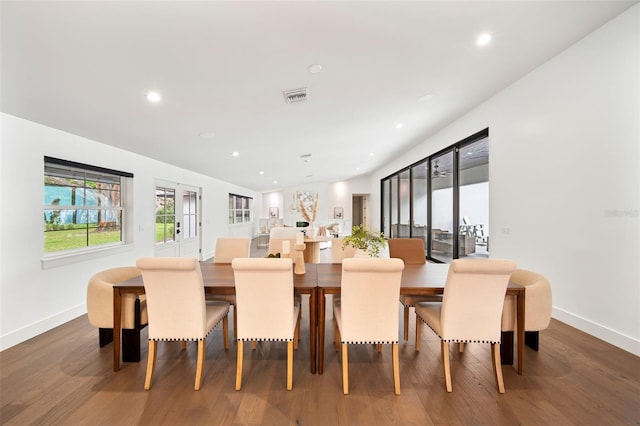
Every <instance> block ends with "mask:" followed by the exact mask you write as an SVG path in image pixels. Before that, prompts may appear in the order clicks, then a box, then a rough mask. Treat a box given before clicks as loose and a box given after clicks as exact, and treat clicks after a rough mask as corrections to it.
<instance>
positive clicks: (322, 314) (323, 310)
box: [318, 288, 326, 374]
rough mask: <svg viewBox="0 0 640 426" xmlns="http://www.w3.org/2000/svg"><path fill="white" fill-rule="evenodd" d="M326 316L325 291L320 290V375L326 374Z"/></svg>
mask: <svg viewBox="0 0 640 426" xmlns="http://www.w3.org/2000/svg"><path fill="white" fill-rule="evenodd" d="M325 315H326V297H325V294H324V289H322V288H319V289H318V374H322V373H323V372H324V323H325Z"/></svg>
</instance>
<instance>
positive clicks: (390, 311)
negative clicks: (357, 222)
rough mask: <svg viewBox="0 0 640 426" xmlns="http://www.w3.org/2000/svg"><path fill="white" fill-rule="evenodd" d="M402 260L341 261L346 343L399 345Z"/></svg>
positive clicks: (351, 259) (343, 331)
mask: <svg viewBox="0 0 640 426" xmlns="http://www.w3.org/2000/svg"><path fill="white" fill-rule="evenodd" d="M403 269H404V263H403V262H402V260H400V259H380V258H348V259H344V260H343V261H342V290H341V293H340V294H341V296H340V299H341V302H340V303H341V323H342V324H341V328H340V336H341V339H342V341H343V342H344V343H369V342H371V343H374V342H375V343H397V342H398V324H399V322H398V321H399V314H398V297H399V296H400V282H401V280H402V270H403Z"/></svg>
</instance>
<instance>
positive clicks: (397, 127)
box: [396, 123, 404, 129]
mask: <svg viewBox="0 0 640 426" xmlns="http://www.w3.org/2000/svg"><path fill="white" fill-rule="evenodd" d="M403 127H404V124H402V123H398V124H396V129H402V128H403Z"/></svg>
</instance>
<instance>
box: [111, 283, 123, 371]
mask: <svg viewBox="0 0 640 426" xmlns="http://www.w3.org/2000/svg"><path fill="white" fill-rule="evenodd" d="M121 320H122V295H121V294H120V289H117V288H114V289H113V371H120V336H122V333H121V331H122V324H121V322H122V321H121Z"/></svg>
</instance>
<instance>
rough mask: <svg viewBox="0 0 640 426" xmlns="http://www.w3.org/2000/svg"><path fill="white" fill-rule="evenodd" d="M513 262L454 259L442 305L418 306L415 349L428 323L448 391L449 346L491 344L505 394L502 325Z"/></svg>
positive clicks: (500, 388)
mask: <svg viewBox="0 0 640 426" xmlns="http://www.w3.org/2000/svg"><path fill="white" fill-rule="evenodd" d="M515 268H516V264H515V262H513V261H511V260H497V259H489V260H460V259H457V260H454V261H452V262H451V265H450V266H449V274H448V275H447V281H446V284H445V287H444V295H443V298H442V303H429V302H423V303H418V304H417V305H416V307H415V310H416V346H415V347H416V350H417V351H418V350H420V330H421V324H422V323H423V322H424V323H426V324H427V325H428V326H429V327H430V328H431V329H432V330H433V331H434V332H435V333H436V334H437V335H438V337H440V340H441V351H442V364H443V369H444V381H445V387H446V389H447V392H451V391H452V385H451V367H450V362H449V344H450V343H459V344H461V345H464V344H467V343H490V344H491V358H492V361H493V371H494V374H495V378H496V384H497V386H498V392H500V393H504V381H503V378H502V365H501V362H500V324H501V317H502V309H503V305H504V299H505V293H506V291H507V285H508V284H509V277H510V276H511V273H512V272H513V271H514V270H515Z"/></svg>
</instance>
